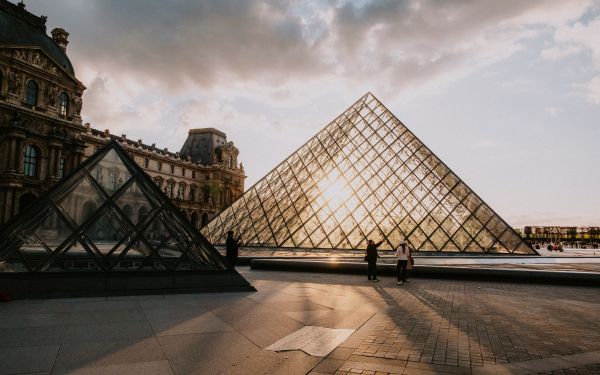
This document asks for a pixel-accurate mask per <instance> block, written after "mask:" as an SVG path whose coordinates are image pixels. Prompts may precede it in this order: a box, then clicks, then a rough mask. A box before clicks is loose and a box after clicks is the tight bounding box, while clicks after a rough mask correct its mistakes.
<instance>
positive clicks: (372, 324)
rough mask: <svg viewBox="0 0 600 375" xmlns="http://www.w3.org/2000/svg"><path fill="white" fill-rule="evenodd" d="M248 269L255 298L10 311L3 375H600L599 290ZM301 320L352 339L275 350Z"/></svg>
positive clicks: (105, 302) (53, 304) (4, 327)
mask: <svg viewBox="0 0 600 375" xmlns="http://www.w3.org/2000/svg"><path fill="white" fill-rule="evenodd" d="M240 272H241V273H242V274H243V275H244V276H245V277H246V278H247V279H249V280H250V281H251V282H252V283H253V285H254V286H255V287H256V288H257V290H258V291H257V292H254V293H229V294H188V295H165V296H161V295H158V296H137V297H136V296H133V297H115V298H84V299H58V300H35V301H15V302H10V303H3V304H0V374H17V373H38V374H66V373H69V374H70V373H77V374H88V373H90V374H91V373H94V374H96V373H102V374H130V373H133V374H136V373H139V374H144V375H149V374H312V375H318V374H379V375H381V374H408V375H410V374H415V375H425V374H429V375H431V374H469V375H490V374H523V375H525V374H600V288H592V287H573V286H547V285H537V284H536V285H527V284H511V283H496V282H492V281H489V282H477V281H452V280H435V279H416V278H413V279H411V280H410V281H409V283H407V284H406V285H403V286H397V285H396V284H395V281H394V280H393V279H392V278H389V277H382V278H381V282H379V283H371V282H369V281H367V280H366V277H364V276H357V275H331V274H311V273H293V272H290V273H283V272H269V271H251V270H249V269H248V268H247V267H240ZM305 326H318V327H326V328H341V329H350V330H354V333H353V334H352V335H350V336H349V337H348V338H347V339H346V340H345V341H344V342H342V343H341V344H340V345H339V346H338V347H337V348H336V349H334V350H333V351H332V352H331V353H329V354H328V355H327V356H326V357H318V356H311V355H308V354H306V353H303V352H302V351H299V350H293V351H284V352H272V351H269V350H265V348H266V347H268V346H270V345H272V344H273V343H275V342H277V341H278V340H280V339H282V338H283V337H285V336H287V335H289V334H291V333H293V332H296V331H298V330H299V329H301V328H303V327H305Z"/></svg>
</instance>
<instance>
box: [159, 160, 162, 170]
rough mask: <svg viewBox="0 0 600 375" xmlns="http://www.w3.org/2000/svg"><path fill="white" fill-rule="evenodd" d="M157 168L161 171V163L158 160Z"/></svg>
mask: <svg viewBox="0 0 600 375" xmlns="http://www.w3.org/2000/svg"><path fill="white" fill-rule="evenodd" d="M158 170H159V171H161V170H162V163H161V162H160V161H159V162H158Z"/></svg>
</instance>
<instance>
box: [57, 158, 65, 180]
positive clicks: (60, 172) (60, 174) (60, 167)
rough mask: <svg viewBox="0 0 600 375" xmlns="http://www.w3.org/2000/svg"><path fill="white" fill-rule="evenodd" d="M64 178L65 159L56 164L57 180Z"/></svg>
mask: <svg viewBox="0 0 600 375" xmlns="http://www.w3.org/2000/svg"><path fill="white" fill-rule="evenodd" d="M64 176H65V158H60V161H59V162H58V178H60V179H61V180H62V178H63V177H64Z"/></svg>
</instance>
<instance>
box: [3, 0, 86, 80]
mask: <svg viewBox="0 0 600 375" xmlns="http://www.w3.org/2000/svg"><path fill="white" fill-rule="evenodd" d="M0 45H5V46H11V47H17V46H20V47H39V48H41V49H42V50H43V51H44V52H46V53H47V54H48V55H49V56H50V57H51V58H52V59H54V60H55V61H56V62H57V63H58V64H59V65H60V66H61V67H63V68H64V69H65V70H66V71H67V72H68V73H69V74H70V75H72V76H75V71H74V70H73V65H72V64H71V61H70V60H69V58H68V57H67V55H66V53H65V52H63V51H62V50H61V49H60V48H59V47H58V45H56V43H55V42H54V40H52V38H51V37H49V36H48V35H47V34H46V17H44V16H42V17H37V16H35V15H33V14H31V13H29V12H28V11H26V10H25V8H24V7H23V6H20V5H15V4H12V3H11V2H9V1H6V0H0Z"/></svg>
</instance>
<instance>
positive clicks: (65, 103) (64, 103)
mask: <svg viewBox="0 0 600 375" xmlns="http://www.w3.org/2000/svg"><path fill="white" fill-rule="evenodd" d="M67 112H69V95H67V93H66V92H64V91H63V92H61V93H60V95H59V97H58V113H59V114H60V115H63V116H66V115H67Z"/></svg>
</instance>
